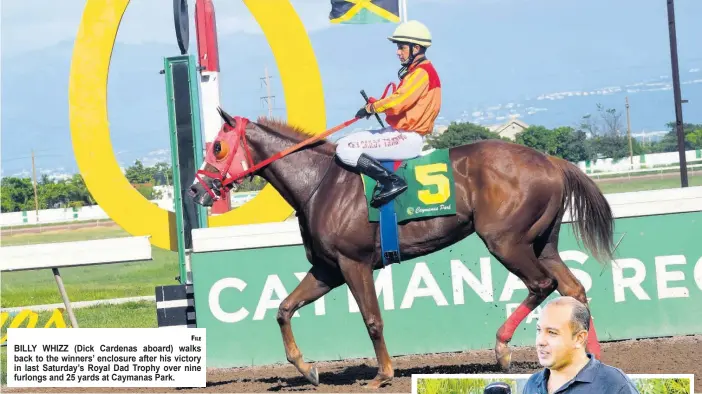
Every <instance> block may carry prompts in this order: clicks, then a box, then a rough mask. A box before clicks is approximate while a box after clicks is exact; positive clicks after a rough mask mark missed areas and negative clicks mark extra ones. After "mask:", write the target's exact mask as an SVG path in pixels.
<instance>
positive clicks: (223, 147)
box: [212, 141, 229, 160]
mask: <svg viewBox="0 0 702 394" xmlns="http://www.w3.org/2000/svg"><path fill="white" fill-rule="evenodd" d="M212 152H213V153H214V156H215V157H216V158H217V160H222V159H224V158H225V157H227V154H228V153H229V146H228V145H227V143H226V142H224V141H216V142H215V143H214V145H213V146H212Z"/></svg>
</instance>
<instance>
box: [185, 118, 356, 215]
mask: <svg viewBox="0 0 702 394" xmlns="http://www.w3.org/2000/svg"><path fill="white" fill-rule="evenodd" d="M234 120H235V121H236V127H232V126H230V125H229V124H228V123H225V124H224V126H223V130H224V132H225V133H229V132H233V135H231V137H229V138H226V141H229V142H232V143H231V146H232V149H231V152H229V153H228V154H227V156H226V157H224V158H222V159H219V160H218V159H217V158H216V157H215V155H214V152H213V150H214V144H216V143H217V142H218V141H219V142H220V143H221V140H223V139H221V138H218V139H217V140H215V142H214V143H208V144H207V149H206V156H205V162H207V163H209V164H211V165H213V166H214V167H216V168H217V169H218V170H219V171H218V172H210V171H205V170H202V169H201V170H198V171H197V172H196V173H195V178H196V179H197V180H198V181H199V182H200V184H202V186H203V187H204V188H205V190H206V191H207V193H208V194H209V195H210V197H212V199H213V200H215V201H217V200H220V199H221V196H223V195H224V194H225V191H226V187H227V186H228V185H230V184H232V183H235V182H236V183H241V181H242V179H243V178H244V177H246V176H247V175H251V176H253V174H254V173H255V172H256V171H258V170H259V169H261V168H262V167H265V166H267V165H268V164H270V163H272V162H274V161H275V160H278V159H280V158H283V157H285V156H287V155H288V154H290V153H292V152H294V151H296V150H298V149H300V148H302V147H303V146H305V145H309V144H311V143H313V142H316V141H318V140H321V139H322V138H325V137H327V136H329V135H331V134H333V133H336V132H337V131H339V130H341V129H343V128H345V127H348V126H349V125H351V124H353V123H354V122H356V121H358V118H353V119H349V120H347V121H346V122H344V123H341V124H339V125H337V126H334V127H332V128H331V129H329V130H327V131H325V132H323V133H321V134H317V135H315V136H314V137H311V138H308V139H306V140H304V141H302V142H300V143H297V144H295V145H294V146H291V147H290V148H287V149H285V150H283V151H280V152H278V153H276V154H274V155H273V156H271V157H269V158H268V159H266V160H264V161H262V162H260V163H258V164H255V165H254V162H253V158H252V155H251V150H250V149H249V145H248V144H247V142H246V125H247V124H248V123H249V120H248V119H247V118H244V117H241V116H235V117H234ZM220 146H221V145H220ZM242 146H243V147H244V150H243V151H242V152H240V149H241V147H242ZM242 154H243V156H244V159H245V160H246V167H248V168H244V165H243V164H242V170H241V171H239V172H235V173H233V174H232V173H230V172H229V171H230V169H231V167H232V161H234V159H235V158H237V157H238V158H241V156H242ZM202 175H205V176H208V177H210V178H212V179H214V180H215V181H217V183H218V185H215V183H214V182H213V186H215V188H216V189H218V190H219V191H220V194H219V195H217V194H216V193H215V192H214V191H213V190H212V189H211V188H210V187H209V186H207V183H206V182H205V181H204V180H203V179H202V177H201V176H202ZM227 175H229V177H227Z"/></svg>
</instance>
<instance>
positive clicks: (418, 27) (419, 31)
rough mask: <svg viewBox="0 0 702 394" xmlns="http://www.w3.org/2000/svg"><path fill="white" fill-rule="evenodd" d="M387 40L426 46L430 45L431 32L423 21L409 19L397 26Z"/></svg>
mask: <svg viewBox="0 0 702 394" xmlns="http://www.w3.org/2000/svg"><path fill="white" fill-rule="evenodd" d="M388 40H390V41H392V42H395V43H406V44H417V45H420V46H422V47H424V48H428V47H429V46H431V32H430V31H429V29H428V28H427V27H426V26H425V25H424V24H423V23H421V22H419V21H415V20H411V21H407V22H404V23H402V24H400V26H397V28H396V29H395V31H394V32H393V34H392V36H390V37H388Z"/></svg>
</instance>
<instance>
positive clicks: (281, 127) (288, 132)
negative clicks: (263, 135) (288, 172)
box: [255, 116, 336, 155]
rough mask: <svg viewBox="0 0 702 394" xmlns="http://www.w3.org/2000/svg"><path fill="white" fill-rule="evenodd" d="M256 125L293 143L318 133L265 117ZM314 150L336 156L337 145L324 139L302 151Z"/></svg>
mask: <svg viewBox="0 0 702 394" xmlns="http://www.w3.org/2000/svg"><path fill="white" fill-rule="evenodd" d="M255 123H256V125H257V126H259V127H261V128H262V129H264V130H265V131H267V132H271V133H274V134H277V135H279V136H281V137H283V138H286V139H291V140H293V141H297V142H302V141H304V140H306V139H308V138H310V137H314V136H315V135H316V133H314V132H311V131H310V130H306V129H304V128H302V127H300V126H297V125H292V124H290V123H288V122H286V121H284V120H279V119H269V118H267V117H264V116H260V117H258V119H256V122H255ZM310 148H314V149H315V151H318V152H322V153H326V154H329V155H334V154H335V153H336V144H335V143H333V142H331V141H328V140H326V139H322V140H321V141H317V142H315V143H313V144H311V145H308V146H306V147H303V148H302V149H303V150H304V149H310Z"/></svg>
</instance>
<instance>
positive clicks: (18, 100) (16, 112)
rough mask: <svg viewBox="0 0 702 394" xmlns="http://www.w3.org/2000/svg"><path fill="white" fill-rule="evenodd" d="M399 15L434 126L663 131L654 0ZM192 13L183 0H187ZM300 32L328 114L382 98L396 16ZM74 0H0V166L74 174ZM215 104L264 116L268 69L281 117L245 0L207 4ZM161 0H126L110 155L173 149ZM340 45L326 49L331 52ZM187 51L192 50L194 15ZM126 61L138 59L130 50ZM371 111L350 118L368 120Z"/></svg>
mask: <svg viewBox="0 0 702 394" xmlns="http://www.w3.org/2000/svg"><path fill="white" fill-rule="evenodd" d="M407 2H408V17H409V18H410V19H414V18H417V19H420V20H421V21H422V22H424V23H425V24H427V25H428V26H429V28H430V29H431V30H432V33H433V35H434V41H435V45H434V47H432V48H431V50H430V52H429V57H430V58H431V59H432V60H433V61H434V62H435V64H436V66H437V68H438V70H439V73H440V76H441V79H442V83H443V91H444V106H443V108H442V113H441V117H442V118H441V120H440V122H444V123H448V122H450V121H451V120H459V119H460V120H470V121H476V122H481V123H483V124H494V123H500V122H503V121H504V120H505V119H506V118H507V117H508V116H509V114H510V113H512V114H518V115H519V116H520V117H521V119H522V120H524V121H525V122H527V123H530V124H544V125H546V126H548V127H555V126H558V125H562V124H564V125H572V124H575V123H577V121H578V119H579V118H580V117H581V116H582V115H584V114H585V113H587V112H591V111H594V110H595V103H597V102H603V103H604V104H606V105H609V106H615V107H616V108H617V109H619V110H621V111H623V110H624V107H623V105H624V96H625V95H628V96H629V101H630V103H631V115H632V128H633V129H634V131H637V130H656V129H658V130H660V129H663V128H664V127H665V123H666V122H668V121H671V120H674V116H675V115H674V107H673V94H672V90H671V89H670V82H671V80H670V75H671V69H670V52H669V43H668V24H667V14H666V2H665V1H663V0H658V1H655V0H618V1H614V2H613V1H611V0H589V1H587V2H585V1H575V0H461V1H459V0H407ZM189 3H190V13H191V21H192V13H193V11H194V0H190V1H189ZM291 3H292V4H293V6H294V8H295V9H296V11H297V12H298V14H299V16H300V18H301V20H302V21H303V23H304V24H305V26H306V28H307V29H308V33H309V35H310V38H311V41H312V44H313V47H314V50H315V53H316V56H317V61H318V64H319V68H320V71H321V74H322V78H323V83H324V93H325V102H326V111H327V122H328V125H329V126H332V125H335V124H338V123H340V122H342V121H344V120H346V119H349V118H350V117H352V116H353V114H354V113H355V112H356V110H357V109H358V107H359V106H360V105H361V104H362V99H361V97H360V95H359V94H358V91H359V90H360V89H365V90H366V91H367V92H368V93H369V94H370V95H376V96H377V95H379V94H380V93H382V89H383V88H384V87H385V85H386V84H387V83H388V82H390V81H395V80H396V73H397V69H398V61H397V58H396V57H395V50H394V46H393V45H392V44H390V43H389V42H388V41H387V40H386V39H385V37H386V36H387V35H389V34H390V33H391V32H392V30H393V29H394V27H395V26H394V25H392V24H378V25H364V26H360V25H352V26H349V25H342V26H339V25H332V24H330V23H329V21H328V13H329V8H330V6H329V2H328V1H326V0H293V1H291ZM84 4H85V3H84V2H83V1H77V0H66V1H63V2H60V3H59V2H53V1H46V0H44V1H40V0H22V1H20V0H7V1H3V2H2V19H1V29H2V31H1V33H2V43H1V44H2V56H1V67H2V68H1V71H2V101H1V103H2V108H1V110H2V129H1V132H2V135H1V138H2V141H1V142H2V175H3V176H6V175H14V174H25V175H28V174H30V173H29V171H30V170H31V158H30V151H31V149H32V148H33V149H35V151H36V154H37V167H38V169H39V170H40V171H43V172H52V173H74V172H76V166H75V162H74V160H73V152H72V146H71V141H70V131H69V129H68V105H67V97H68V70H69V66H70V59H71V56H72V52H71V51H72V45H73V39H74V38H75V33H76V30H77V28H78V25H79V22H80V18H81V14H82V10H83V7H84ZM214 4H215V7H216V10H217V26H218V32H219V46H220V63H221V68H222V76H221V84H222V86H221V88H222V104H223V106H224V107H225V108H226V109H227V110H229V112H230V113H233V114H238V115H243V116H248V117H252V118H255V117H256V116H259V115H265V114H266V113H267V109H266V107H265V106H264V105H263V104H262V101H261V99H260V96H263V95H265V87H264V86H263V84H262V83H261V80H260V78H261V77H263V75H264V67H266V66H267V67H268V68H269V72H270V74H271V75H272V76H273V79H272V94H274V95H275V96H276V98H275V108H276V109H275V111H274V114H275V115H276V116H279V117H285V100H284V94H283V91H282V88H281V85H280V83H279V80H278V79H277V78H276V77H277V67H276V64H275V61H274V59H273V56H272V53H271V50H270V48H269V47H268V45H267V43H266V41H265V39H264V37H263V36H262V32H261V29H260V28H259V27H258V25H257V23H256V21H255V20H254V19H253V18H252V17H251V15H250V14H249V12H248V10H247V8H246V6H245V5H244V4H243V3H242V2H240V1H234V0H214ZM171 7H172V0H132V1H131V4H130V5H129V8H128V10H127V12H126V14H125V17H124V19H123V21H122V24H121V26H120V31H119V34H118V38H117V44H116V46H115V49H114V53H113V57H112V64H111V75H110V85H109V93H108V94H109V104H108V105H109V116H110V125H111V138H112V142H113V147H114V150H115V152H116V153H117V157H118V159H119V160H120V163H121V164H122V165H124V166H127V165H130V164H132V163H133V161H134V160H135V159H137V158H139V159H143V160H145V161H146V162H147V163H149V164H153V162H155V161H157V160H161V159H166V158H168V157H169V156H168V153H167V149H168V124H167V118H166V108H165V105H164V87H163V76H161V75H159V74H158V71H159V70H160V69H161V68H162V64H163V57H165V56H171V55H176V54H178V48H177V44H176V40H175V34H174V30H173V16H172V8H171ZM699 15H702V1H699V0H676V17H677V33H678V51H679V58H680V72H681V81H682V82H683V96H685V98H687V99H689V100H690V103H688V104H685V106H684V111H685V114H684V115H685V121H689V122H702V118H700V115H698V114H702V72H701V71H700V69H702V47H701V46H700V45H699V37H700V34H702V33H700V28H699V22H698V20H695V19H696V16H697V19H698V16H699ZM337 50H338V51H341V52H342V53H343V55H341V56H339V55H334V56H332V55H331V53H332V52H334V51H337ZM190 51H191V53H195V51H196V44H195V40H194V23H193V24H192V25H191V44H190ZM133 59H139V60H138V61H134V60H133ZM373 122H375V121H374V120H373V119H372V118H371V119H370V120H368V121H364V122H362V123H361V124H360V127H369V126H374V124H373Z"/></svg>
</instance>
